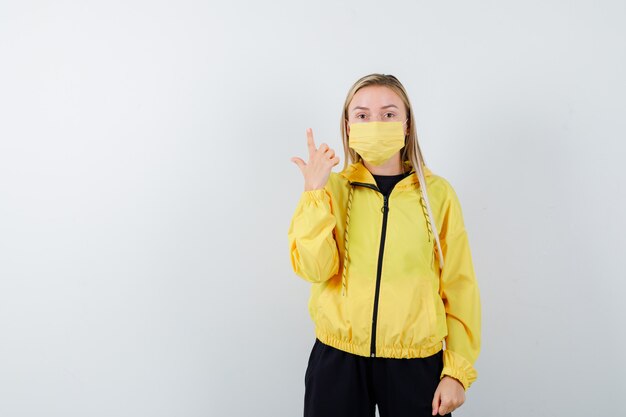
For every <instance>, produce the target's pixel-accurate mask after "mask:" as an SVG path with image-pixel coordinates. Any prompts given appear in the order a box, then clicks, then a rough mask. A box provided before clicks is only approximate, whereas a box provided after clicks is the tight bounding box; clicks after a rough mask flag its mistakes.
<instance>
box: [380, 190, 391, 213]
mask: <svg viewBox="0 0 626 417" xmlns="http://www.w3.org/2000/svg"><path fill="white" fill-rule="evenodd" d="M385 211H387V212H389V196H388V195H384V196H383V206H382V207H381V208H380V212H381V213H383V214H385Z"/></svg>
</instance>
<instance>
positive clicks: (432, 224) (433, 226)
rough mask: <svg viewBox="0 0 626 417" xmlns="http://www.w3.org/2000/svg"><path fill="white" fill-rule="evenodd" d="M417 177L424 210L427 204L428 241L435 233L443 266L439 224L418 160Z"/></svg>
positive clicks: (440, 264) (440, 265) (441, 265)
mask: <svg viewBox="0 0 626 417" xmlns="http://www.w3.org/2000/svg"><path fill="white" fill-rule="evenodd" d="M417 178H418V180H419V182H420V191H421V194H422V199H421V200H420V202H421V205H422V210H424V206H426V207H425V208H426V212H427V213H428V218H427V223H428V233H429V237H428V241H429V242H430V233H432V234H434V235H435V241H437V253H438V255H439V268H443V251H442V250H441V243H440V242H439V233H438V232H437V224H435V220H434V216H433V212H432V211H431V209H430V203H429V201H428V193H427V192H426V180H425V179H424V173H423V172H422V164H421V161H418V164H417ZM422 200H423V202H422ZM424 203H426V204H424ZM433 261H434V259H433Z"/></svg>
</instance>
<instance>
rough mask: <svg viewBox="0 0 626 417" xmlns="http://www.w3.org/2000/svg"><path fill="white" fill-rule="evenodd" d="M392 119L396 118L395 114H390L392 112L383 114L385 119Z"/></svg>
mask: <svg viewBox="0 0 626 417" xmlns="http://www.w3.org/2000/svg"><path fill="white" fill-rule="evenodd" d="M394 117H396V115H395V113H392V112H387V113H385V118H387V119H393V118H394Z"/></svg>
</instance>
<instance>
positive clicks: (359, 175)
mask: <svg viewBox="0 0 626 417" xmlns="http://www.w3.org/2000/svg"><path fill="white" fill-rule="evenodd" d="M404 164H405V165H407V166H408V167H410V169H411V174H410V175H408V176H407V177H406V178H403V179H402V180H401V181H399V182H398V183H397V184H396V186H395V187H394V188H402V189H404V188H417V187H419V180H418V179H417V174H416V173H415V169H413V166H412V165H411V162H410V161H405V162H404ZM339 175H341V176H343V177H344V178H346V179H347V180H348V181H349V182H351V183H353V182H360V183H366V184H372V185H376V180H375V179H374V176H373V175H372V173H371V172H370V171H369V170H368V169H367V168H366V167H365V165H363V163H362V162H361V161H359V162H354V163H352V164H350V165H348V166H347V167H346V169H344V170H343V171H341V172H339ZM431 175H433V173H432V171H431V170H430V169H429V168H428V167H427V166H424V177H428V176H431Z"/></svg>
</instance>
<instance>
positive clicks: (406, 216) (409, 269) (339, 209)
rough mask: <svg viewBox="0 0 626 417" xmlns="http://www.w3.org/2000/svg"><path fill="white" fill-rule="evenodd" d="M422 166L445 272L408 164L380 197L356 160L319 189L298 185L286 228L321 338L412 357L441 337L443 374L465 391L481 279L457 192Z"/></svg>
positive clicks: (357, 349)
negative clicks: (402, 175) (300, 190)
mask: <svg viewBox="0 0 626 417" xmlns="http://www.w3.org/2000/svg"><path fill="white" fill-rule="evenodd" d="M405 164H409V166H410V163H409V162H405ZM411 168H412V167H411ZM424 168H425V169H424V177H425V179H426V184H427V185H426V190H427V193H428V199H429V202H430V205H431V209H432V213H433V216H434V218H435V223H436V230H438V231H439V237H440V243H441V248H442V251H443V255H444V262H443V263H444V267H443V268H442V269H440V268H439V260H438V258H437V256H436V244H435V239H434V236H433V235H432V228H431V227H430V224H429V222H428V216H427V213H426V208H425V205H424V202H423V199H422V198H421V195H420V190H419V182H418V179H417V175H416V173H415V172H414V170H413V169H412V170H411V172H412V173H411V174H410V175H409V176H407V177H405V178H403V179H402V180H400V181H399V182H398V183H397V184H396V185H395V187H394V188H393V190H392V192H391V194H390V195H389V197H388V198H385V197H384V196H383V195H382V194H381V193H380V191H379V190H378V187H377V186H376V181H375V180H374V177H373V176H372V174H371V173H370V172H369V170H368V169H367V168H366V167H365V166H364V165H363V164H362V163H361V162H357V163H353V164H350V165H348V167H346V169H345V170H343V171H341V172H339V173H336V172H331V173H330V177H329V180H328V182H327V184H326V185H325V187H324V189H321V190H311V191H303V193H302V195H301V197H300V200H299V202H298V204H297V207H296V209H295V212H294V214H293V217H292V219H291V224H290V226H289V232H288V237H289V249H290V258H291V265H292V267H293V270H294V272H295V273H296V274H297V275H298V276H300V277H301V278H303V279H305V280H306V281H309V282H311V283H313V285H312V286H311V296H310V298H309V305H308V308H309V313H310V315H311V318H312V319H313V322H314V324H315V334H316V337H317V338H318V339H320V341H322V342H323V343H325V344H328V345H330V346H333V347H335V348H337V349H341V350H343V351H346V352H350V353H353V354H356V355H361V356H371V357H374V356H377V357H385V358H416V357H425V356H430V355H433V354H435V353H437V352H438V351H440V350H441V349H443V347H444V346H443V341H444V340H445V350H444V354H443V365H444V367H443V371H442V373H441V378H443V376H444V375H449V376H451V377H453V378H456V379H457V380H459V381H460V382H461V383H462V384H463V387H464V388H465V389H466V390H467V389H468V388H469V386H470V385H471V384H472V382H474V381H475V380H476V377H477V372H476V370H475V369H474V366H473V365H474V362H475V361H476V358H477V357H478V353H479V351H480V315H481V312H480V298H479V291H478V284H477V282H476V277H475V274H474V268H473V264H472V259H471V253H470V247H469V242H468V238H467V233H466V231H465V226H464V223H463V216H462V212H461V206H460V204H459V201H458V198H457V196H456V193H455V192H454V190H453V188H452V186H451V185H450V184H449V183H448V182H447V181H446V180H445V179H444V178H442V177H440V176H437V175H434V174H433V173H432V172H431V171H430V170H429V169H428V168H427V167H424Z"/></svg>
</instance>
